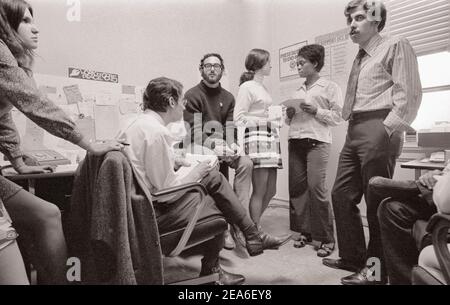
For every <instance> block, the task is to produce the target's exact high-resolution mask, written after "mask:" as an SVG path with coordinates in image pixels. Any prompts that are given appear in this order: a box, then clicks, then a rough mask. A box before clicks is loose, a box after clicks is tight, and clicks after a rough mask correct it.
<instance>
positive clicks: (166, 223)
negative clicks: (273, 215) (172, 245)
mask: <svg viewBox="0 0 450 305" xmlns="http://www.w3.org/2000/svg"><path fill="white" fill-rule="evenodd" d="M201 183H202V184H203V185H204V186H205V188H206V190H207V191H208V196H207V197H206V198H205V200H207V204H206V206H205V208H204V209H203V210H202V212H201V214H200V219H204V218H208V217H210V216H212V215H217V214H219V215H223V216H224V217H225V219H226V220H227V222H228V223H231V224H235V225H237V226H238V227H239V229H240V230H241V231H242V232H244V234H245V232H246V231H247V230H248V229H249V228H251V227H254V223H253V222H252V220H251V219H250V217H249V216H248V215H247V213H246V212H245V209H244V207H243V206H242V204H241V203H240V202H239V200H238V198H237V197H236V194H235V193H234V191H233V189H232V188H231V185H230V184H229V183H228V180H227V179H226V178H225V177H224V176H223V175H222V174H221V173H220V172H219V171H216V170H213V171H211V172H210V173H209V174H208V175H207V176H206V177H205V178H203V179H202V181H201ZM198 200H199V196H198V194H192V193H187V194H185V195H184V196H182V197H181V198H180V199H178V200H177V201H176V202H173V203H160V204H159V203H156V204H155V208H156V213H157V222H158V228H159V231H160V232H161V233H165V232H168V231H171V230H174V229H177V228H180V227H183V226H186V225H187V223H188V222H189V219H190V217H191V216H192V213H193V211H194V209H195V206H196V205H197V203H198ZM222 241H223V236H222ZM209 245H210V249H208V250H205V252H204V254H205V257H204V260H203V262H204V263H208V264H213V263H212V261H213V260H216V259H217V257H218V254H219V252H220V250H221V249H222V247H223V242H222V243H221V244H220V243H218V242H217V240H216V241H212V242H210V243H209ZM219 246H220V249H219V250H218V248H217V247H219ZM207 258H208V261H209V262H206V261H205V259H207Z"/></svg>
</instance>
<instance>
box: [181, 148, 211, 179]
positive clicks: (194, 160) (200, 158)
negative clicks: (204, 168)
mask: <svg viewBox="0 0 450 305" xmlns="http://www.w3.org/2000/svg"><path fill="white" fill-rule="evenodd" d="M185 159H186V161H188V162H189V163H190V164H191V166H182V167H180V168H179V169H178V171H177V174H178V175H179V177H180V178H183V177H186V176H187V175H188V174H189V173H190V172H191V171H192V170H193V169H194V167H196V166H197V164H199V163H201V162H205V161H206V162H208V164H209V165H210V166H211V167H214V166H216V165H217V164H218V163H219V159H218V158H217V156H216V155H197V154H189V153H188V154H186V157H185Z"/></svg>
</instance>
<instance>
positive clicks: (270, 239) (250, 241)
mask: <svg viewBox="0 0 450 305" xmlns="http://www.w3.org/2000/svg"><path fill="white" fill-rule="evenodd" d="M290 239H291V234H286V235H283V236H277V237H276V236H271V235H269V234H267V233H265V232H261V231H259V232H258V233H256V234H253V235H251V236H248V237H247V239H246V245H245V246H246V248H247V252H248V254H249V255H250V256H256V255H259V254H262V253H263V252H264V250H267V249H270V250H277V249H278V248H279V247H280V246H282V245H284V244H285V243H287V242H288V241H289V240H290Z"/></svg>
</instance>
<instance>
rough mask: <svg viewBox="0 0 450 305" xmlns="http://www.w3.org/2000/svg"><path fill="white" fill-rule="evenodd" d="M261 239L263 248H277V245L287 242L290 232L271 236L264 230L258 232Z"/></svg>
mask: <svg viewBox="0 0 450 305" xmlns="http://www.w3.org/2000/svg"><path fill="white" fill-rule="evenodd" d="M260 236H261V240H262V243H263V249H264V250H266V249H270V250H277V249H278V248H279V247H281V246H282V245H284V244H285V243H287V242H288V241H289V240H290V239H291V237H292V234H284V235H281V236H271V235H269V234H267V233H265V232H261V234H260Z"/></svg>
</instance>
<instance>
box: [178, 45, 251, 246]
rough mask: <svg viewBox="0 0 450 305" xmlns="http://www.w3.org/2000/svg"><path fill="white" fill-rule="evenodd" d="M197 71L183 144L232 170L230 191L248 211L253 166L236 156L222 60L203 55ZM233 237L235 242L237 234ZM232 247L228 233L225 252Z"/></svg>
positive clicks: (231, 105) (231, 101)
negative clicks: (207, 151)
mask: <svg viewBox="0 0 450 305" xmlns="http://www.w3.org/2000/svg"><path fill="white" fill-rule="evenodd" d="M199 71H200V74H201V77H202V80H201V81H200V83H199V84H198V85H196V86H195V87H193V88H191V89H189V90H188V91H186V94H185V96H184V97H185V98H186V101H187V104H186V109H185V110H184V120H185V121H186V122H187V123H189V126H190V130H191V132H190V133H189V134H187V137H186V140H188V142H189V143H195V144H199V145H202V146H205V147H208V148H210V149H212V150H213V151H214V153H215V154H216V155H217V156H218V157H219V159H220V161H221V164H223V165H226V166H227V167H231V168H233V169H234V170H235V176H234V183H233V189H234V191H235V193H236V196H237V197H238V199H239V201H240V202H241V204H242V205H243V206H244V208H245V209H246V210H248V206H249V202H250V188H251V184H252V172H253V162H252V160H251V159H250V158H249V157H248V156H245V155H240V154H239V153H237V152H238V151H239V150H240V148H239V147H238V146H237V144H236V142H237V134H236V132H235V128H234V122H233V111H234V105H235V100H234V97H233V95H232V94H231V93H230V92H228V91H227V90H225V89H224V88H223V87H222V86H221V84H220V80H221V79H222V75H223V73H224V71H225V66H224V62H223V59H222V56H221V55H220V54H217V53H208V54H206V55H205V56H203V58H202V59H201V60H200V66H199ZM189 143H188V144H189ZM222 168H223V167H222ZM234 233H235V234H234V237H235V238H236V239H238V238H237V237H238V236H239V235H238V234H237V233H238V232H234ZM238 240H239V241H240V239H238ZM234 247H235V243H234V240H233V238H232V237H231V234H230V231H228V230H227V231H226V232H225V249H228V250H231V249H233V248H234Z"/></svg>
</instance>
